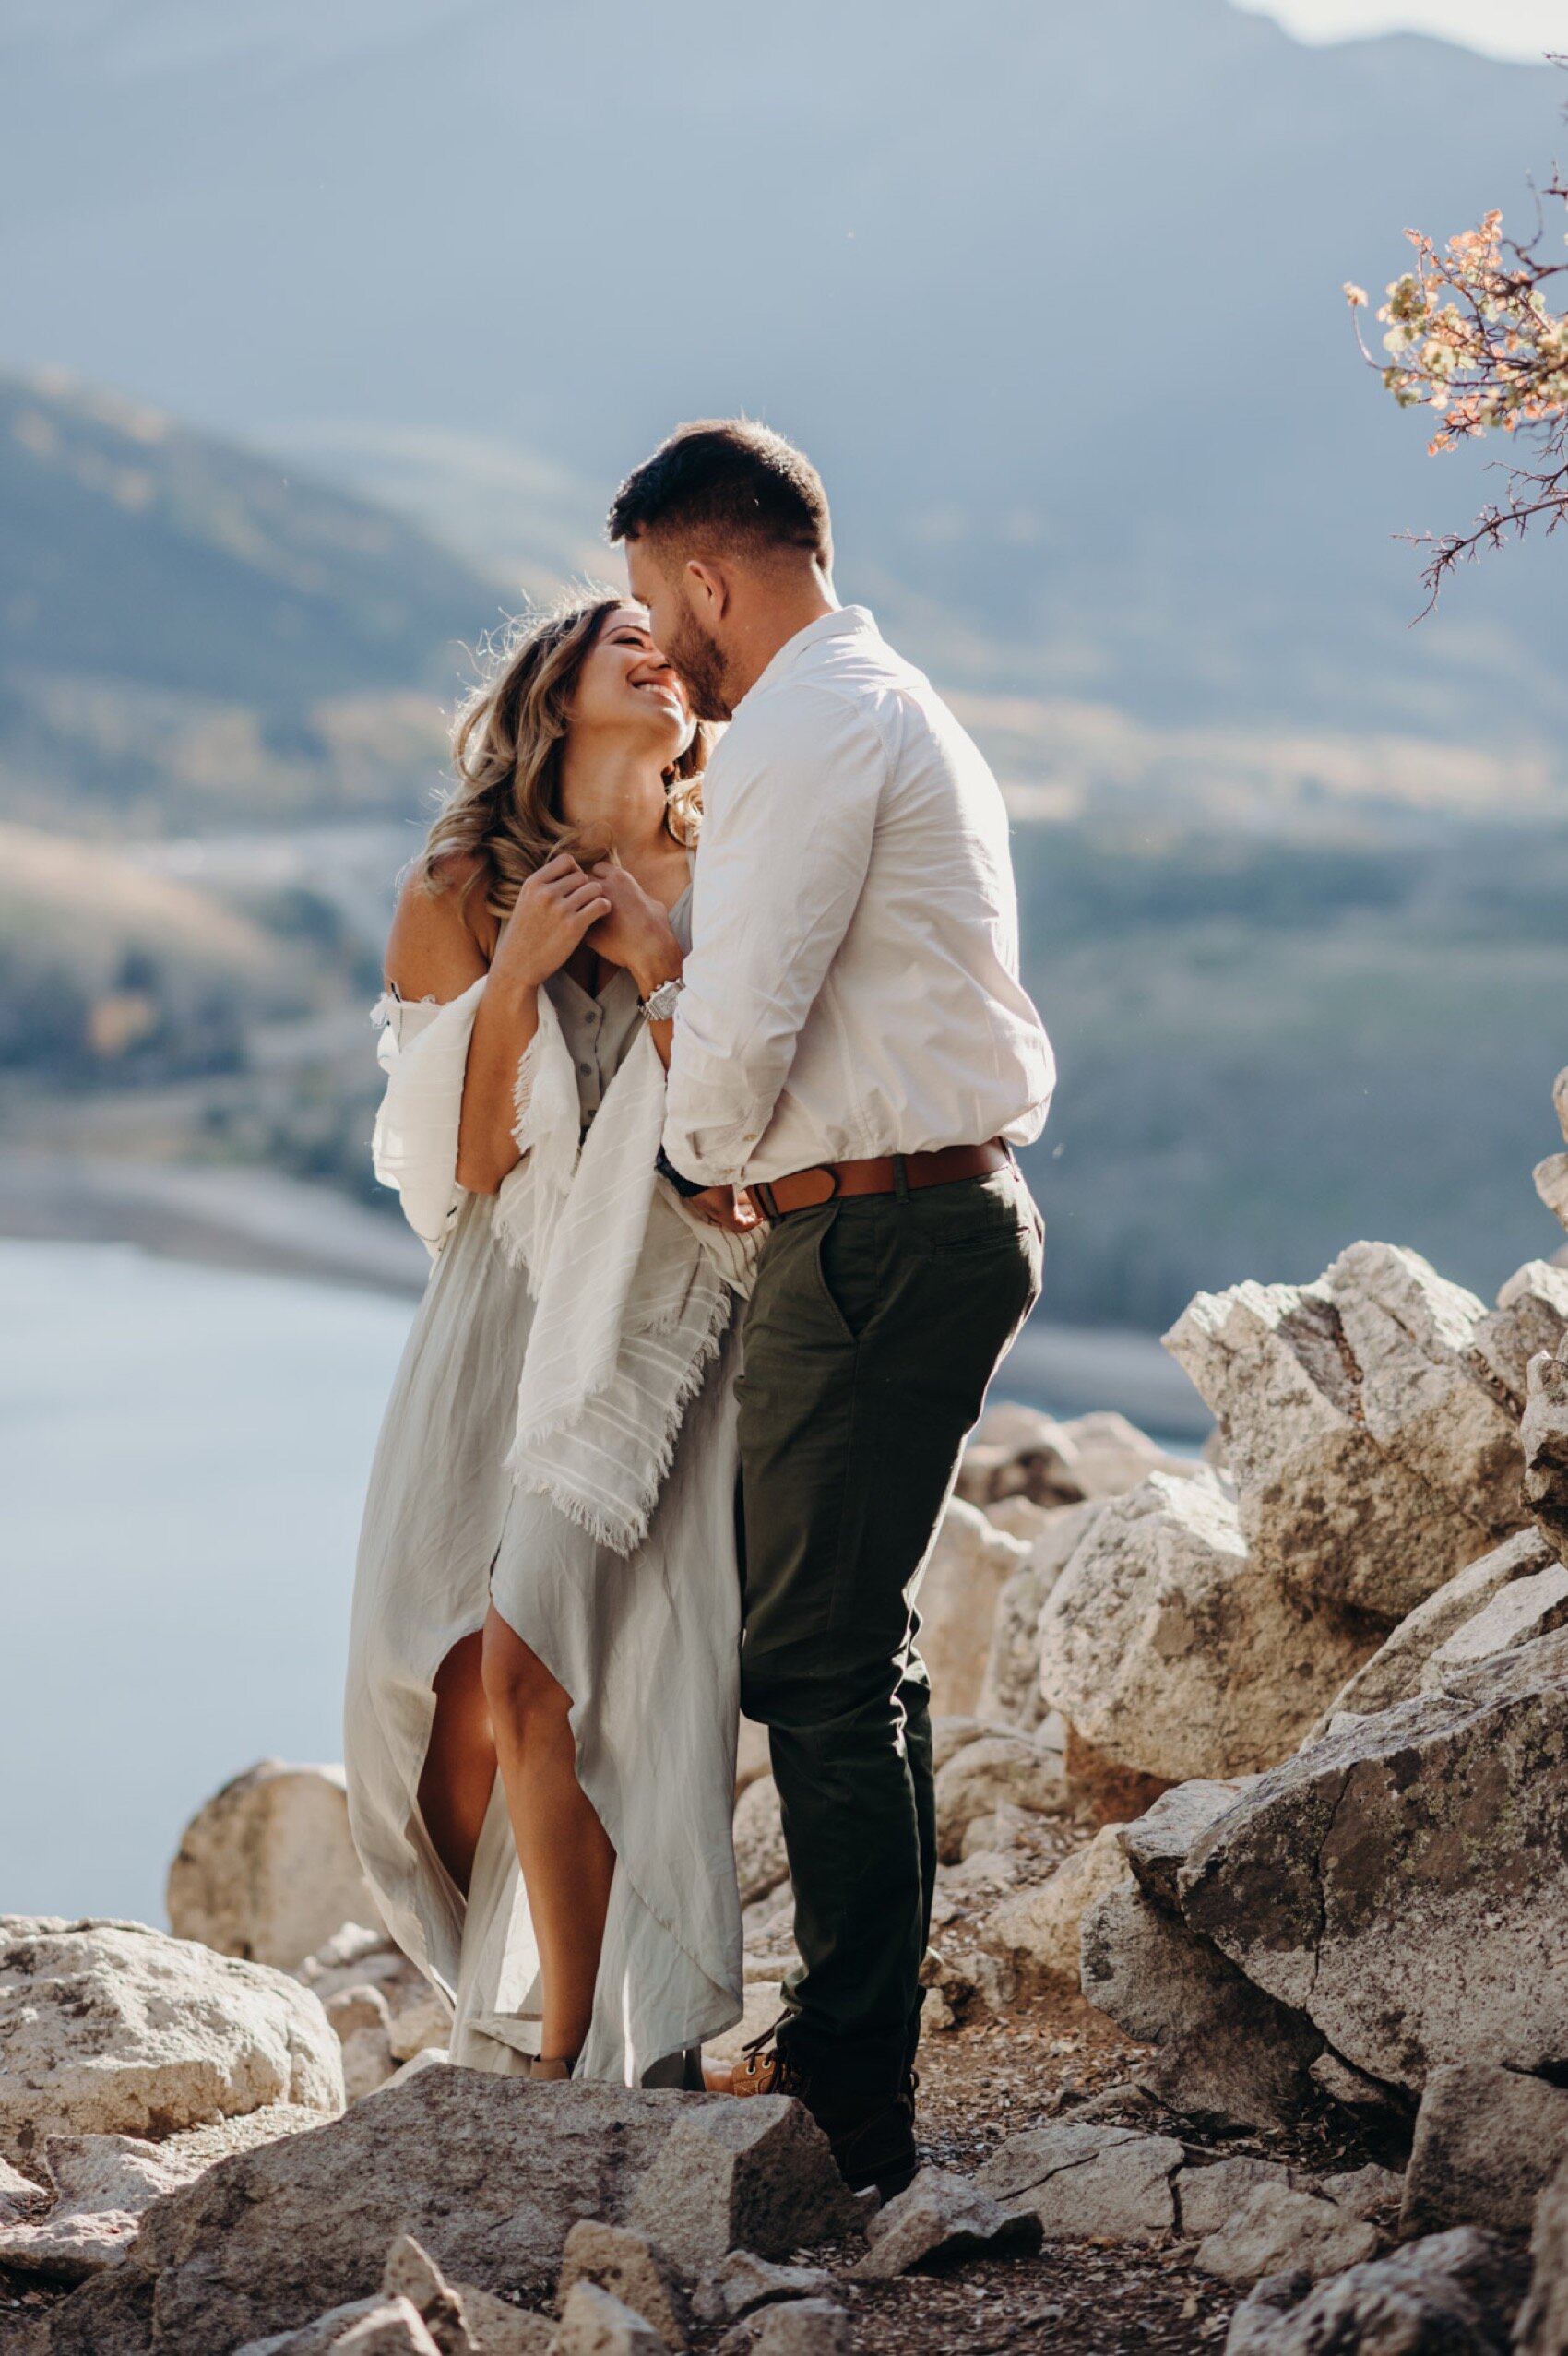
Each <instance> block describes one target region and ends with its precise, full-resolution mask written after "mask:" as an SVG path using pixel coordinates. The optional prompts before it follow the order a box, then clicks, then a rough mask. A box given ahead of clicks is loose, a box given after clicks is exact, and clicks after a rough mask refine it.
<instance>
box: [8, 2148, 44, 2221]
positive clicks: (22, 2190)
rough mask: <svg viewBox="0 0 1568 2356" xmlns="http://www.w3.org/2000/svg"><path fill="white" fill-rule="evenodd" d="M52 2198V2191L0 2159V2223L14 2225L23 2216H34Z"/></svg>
mask: <svg viewBox="0 0 1568 2356" xmlns="http://www.w3.org/2000/svg"><path fill="white" fill-rule="evenodd" d="M53 2199H54V2195H53V2193H50V2192H46V2191H45V2189H44V2187H43V2186H42V2184H38V2183H34V2182H33V2180H32V2178H31V2177H30V2176H24V2175H23V2174H22V2172H21V2170H20V2169H19V2168H13V2167H12V2165H11V2163H10V2161H9V2160H0V2225H16V2224H18V2223H19V2222H20V2220H21V2219H23V2218H26V2217H36V2216H37V2215H38V2214H39V2212H40V2211H41V2210H42V2209H46V2208H48V2207H50V2206H51V2204H52V2202H53Z"/></svg>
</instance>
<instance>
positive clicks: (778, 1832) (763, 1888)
mask: <svg viewBox="0 0 1568 2356" xmlns="http://www.w3.org/2000/svg"><path fill="white" fill-rule="evenodd" d="M734 1838H735V1872H736V1875H737V1878H738V1880H739V1882H740V1887H741V1904H742V1906H750V1905H752V1904H753V1902H754V1900H755V1899H757V1898H766V1895H767V1893H768V1891H769V1890H775V1889H778V1886H779V1885H780V1884H781V1883H783V1882H787V1881H788V1880H789V1878H790V1858H789V1853H788V1851H787V1850H786V1849H785V1847H784V1817H783V1814H782V1811H781V1809H780V1807H779V1803H778V1785H777V1784H776V1783H775V1782H774V1780H773V1778H772V1777H771V1776H770V1775H759V1776H757V1777H756V1778H755V1779H754V1780H753V1781H752V1782H750V1783H748V1784H747V1786H746V1788H745V1790H744V1791H742V1794H741V1797H740V1799H739V1800H738V1801H737V1803H736V1804H735V1832H734Z"/></svg>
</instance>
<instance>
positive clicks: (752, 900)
mask: <svg viewBox="0 0 1568 2356" xmlns="http://www.w3.org/2000/svg"><path fill="white" fill-rule="evenodd" d="M703 802H704V816H703V828H702V836H701V839H700V842H699V845H698V850H697V860H696V879H695V895H694V899H693V908H692V949H691V953H690V955H689V956H688V957H687V958H686V964H685V988H684V990H683V994H682V995H681V998H680V1000H679V1002H678V1005H677V1008H676V1014H675V1031H674V1043H673V1047H672V1050H671V1061H670V1093H669V1107H668V1113H667V1115H666V1124H665V1131H664V1147H665V1151H666V1152H667V1153H668V1155H669V1157H670V1160H671V1162H673V1164H674V1166H675V1168H676V1169H677V1170H679V1171H681V1172H683V1173H684V1174H685V1175H686V1176H687V1177H690V1178H699V1179H701V1180H703V1181H704V1182H705V1183H706V1184H708V1185H740V1184H746V1183H751V1182H755V1181H756V1180H759V1179H763V1180H766V1179H770V1178H779V1177H783V1176H784V1175H785V1174H786V1173H787V1172H790V1171H792V1170H803V1169H805V1168H807V1167H808V1166H810V1165H811V1164H812V1163H814V1162H821V1161H848V1160H860V1159H861V1158H863V1157H865V1156H868V1155H872V1154H887V1153H920V1152H923V1151H926V1150H928V1149H929V1148H932V1147H936V1146H949V1145H978V1144H980V1143H981V1142H982V1141H983V1140H984V1139H986V1138H988V1137H997V1136H1000V1137H1005V1138H1006V1139H1007V1140H1008V1141H1009V1143H1011V1144H1014V1145H1027V1144H1028V1143H1029V1142H1030V1140H1031V1139H1032V1138H1034V1137H1037V1136H1039V1132H1040V1130H1041V1128H1042V1127H1043V1125H1044V1122H1045V1115H1046V1110H1047V1107H1048V1106H1049V1104H1050V1102H1051V1089H1052V1086H1053V1083H1054V1080H1055V1065H1054V1063H1053V1060H1052V1057H1051V1042H1050V1041H1049V1040H1048V1039H1047V1037H1046V1035H1045V1029H1044V1027H1043V1025H1042V1024H1041V1022H1040V1019H1039V1015H1038V1014H1037V1013H1036V1012H1035V1009H1034V1007H1033V1005H1031V1004H1030V1002H1029V1000H1028V996H1027V995H1026V994H1025V992H1024V990H1023V989H1022V987H1021V986H1020V984H1019V981H1018V915H1017V898H1016V892H1015V889H1014V884H1013V869H1012V862H1011V859H1010V857H1009V854H1008V847H1007V815H1006V811H1005V809H1004V805H1003V801H1002V794H1001V791H1000V789H999V788H998V786H997V783H996V780H995V779H994V778H993V777H992V774H991V771H990V769H989V768H988V767H987V766H986V763H985V761H984V760H983V759H982V758H981V756H980V752H979V751H978V749H977V748H976V746H975V745H974V744H972V743H971V742H970V740H969V738H968V736H967V735H966V734H965V732H964V731H963V729H962V728H960V727H959V725H958V723H957V721H956V720H955V719H954V717H953V715H952V713H951V712H950V711H949V710H948V709H947V708H946V706H945V705H944V703H943V701H942V699H941V697H940V696H937V695H936V694H935V692H934V691H933V689H932V686H931V684H930V682H929V681H928V680H927V679H925V678H923V677H922V675H921V672H918V671H916V670H915V669H914V668H913V667H912V665H910V664H909V663H907V662H904V661H902V660H900V659H899V657H898V656H897V655H896V654H895V653H894V652H893V650H892V648H890V647H889V646H887V645H886V644H885V642H884V640H883V638H882V637H881V635H880V633H879V632H878V630H877V627H876V625H875V623H874V622H873V619H872V617H871V615H870V614H869V613H867V612H866V611H865V610H864V608H863V607H861V606H849V607H846V608H844V609H842V610H840V611H838V612H836V613H826V614H824V615H823V616H822V617H821V618H820V619H819V620H818V621H815V622H813V623H811V624H809V625H808V626H807V627H806V628H805V629H803V630H802V631H799V632H798V633H797V634H796V636H795V637H792V638H791V639H790V641H789V642H788V644H787V645H785V646H783V647H781V648H779V650H778V654H777V655H776V656H775V657H774V659H773V660H772V661H771V662H770V663H769V664H768V667H767V669H766V671H765V672H763V674H762V677H761V678H760V679H759V680H758V681H757V682H756V684H755V685H754V687H753V688H752V689H751V691H750V693H749V694H748V695H746V696H744V697H742V701H741V702H740V704H739V705H738V706H737V707H736V710H735V716H734V719H733V720H732V721H731V725H730V728H729V730H728V731H727V732H726V733H725V735H724V737H723V738H722V740H721V742H720V743H719V747H718V750H717V752H716V753H715V755H714V757H713V760H712V762H711V764H710V766H709V768H708V772H707V779H706V782H705V785H704V790H703Z"/></svg>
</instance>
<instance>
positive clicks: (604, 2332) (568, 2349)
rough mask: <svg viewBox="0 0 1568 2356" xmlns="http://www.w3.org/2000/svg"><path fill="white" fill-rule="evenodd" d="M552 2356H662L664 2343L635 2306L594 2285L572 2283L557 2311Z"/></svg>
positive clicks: (591, 2283)
mask: <svg viewBox="0 0 1568 2356" xmlns="http://www.w3.org/2000/svg"><path fill="white" fill-rule="evenodd" d="M552 2346H553V2350H554V2356H663V2349H664V2342H663V2341H662V2340H661V2339H660V2338H659V2334H658V2333H657V2332H656V2331H655V2330H654V2328H653V2326H652V2325H651V2324H650V2323H649V2322H648V2321H647V2318H646V2317H645V2316H642V2315H639V2314H637V2312H636V2308H635V2307H628V2306H627V2305H625V2303H624V2301H622V2300H620V2299H616V2298H613V2297H612V2295H611V2293H610V2292H609V2291H601V2290H600V2288H599V2286H598V2284H597V2283H593V2282H577V2283H574V2285H573V2286H572V2290H571V2291H570V2293H569V2295H568V2297H567V2299H566V2302H565V2304H564V2307H563V2308H562V2310H561V2328H560V2330H559V2331H558V2332H557V2333H556V2335H555V2338H554V2341H553V2343H552Z"/></svg>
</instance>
